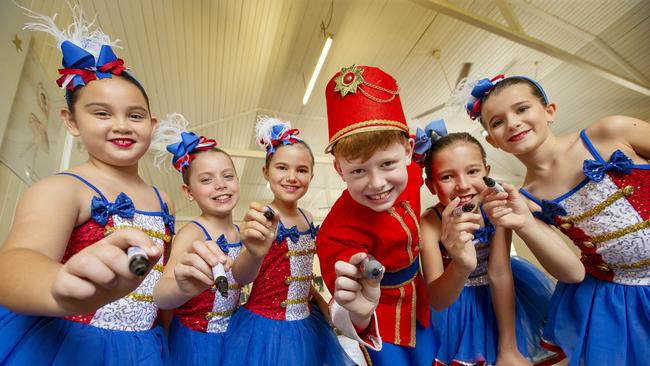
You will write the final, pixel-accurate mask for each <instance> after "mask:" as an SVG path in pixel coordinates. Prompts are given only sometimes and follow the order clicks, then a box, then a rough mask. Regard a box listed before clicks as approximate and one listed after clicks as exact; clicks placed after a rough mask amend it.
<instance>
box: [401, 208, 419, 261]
mask: <svg viewBox="0 0 650 366" xmlns="http://www.w3.org/2000/svg"><path fill="white" fill-rule="evenodd" d="M402 206H404V208H405V209H406V212H408V214H409V216H411V219H413V222H414V223H415V228H416V229H417V231H418V249H420V248H422V231H421V230H420V220H419V219H418V217H417V216H415V212H414V211H413V208H412V207H411V203H410V202H409V201H403V202H402Z"/></svg>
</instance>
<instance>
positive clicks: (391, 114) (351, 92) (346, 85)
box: [325, 65, 409, 153]
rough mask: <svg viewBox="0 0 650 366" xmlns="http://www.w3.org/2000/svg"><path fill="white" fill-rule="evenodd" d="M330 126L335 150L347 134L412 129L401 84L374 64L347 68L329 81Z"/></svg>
mask: <svg viewBox="0 0 650 366" xmlns="http://www.w3.org/2000/svg"><path fill="white" fill-rule="evenodd" d="M325 99H326V100H327V126H328V130H329V144H328V145H327V147H326V148H325V153H330V152H332V148H333V147H334V145H335V144H336V142H337V141H339V140H340V139H342V138H343V137H345V136H350V135H353V134H357V133H362V132H368V131H384V130H392V131H402V132H404V133H405V134H407V135H408V133H409V128H408V125H407V124H406V117H404V111H403V110H402V102H401V101H400V98H399V86H398V85H397V81H396V80H395V79H393V77H392V76H390V75H388V74H387V73H385V72H384V71H382V70H381V69H379V68H376V67H372V66H355V65H352V66H350V67H344V68H343V69H341V72H338V73H337V74H336V75H334V77H333V78H332V79H331V80H330V81H329V83H327V88H326V89H325Z"/></svg>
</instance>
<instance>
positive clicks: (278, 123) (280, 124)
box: [255, 116, 302, 155]
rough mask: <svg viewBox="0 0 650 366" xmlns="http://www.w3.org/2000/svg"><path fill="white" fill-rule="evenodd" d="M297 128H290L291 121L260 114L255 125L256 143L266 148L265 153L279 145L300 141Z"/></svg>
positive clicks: (270, 152)
mask: <svg viewBox="0 0 650 366" xmlns="http://www.w3.org/2000/svg"><path fill="white" fill-rule="evenodd" d="M299 133H300V131H299V130H298V129H297V128H291V123H289V122H286V121H282V120H280V119H277V118H272V117H267V116H260V117H259V118H258V120H257V124H256V125H255V134H256V135H257V141H258V145H259V146H260V147H261V148H263V149H264V150H266V154H267V155H271V154H273V153H274V152H275V150H276V148H277V147H278V146H280V145H293V144H295V143H296V142H299V141H302V139H301V138H300V137H298V136H296V135H298V134H299Z"/></svg>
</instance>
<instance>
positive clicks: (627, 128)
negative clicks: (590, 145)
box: [586, 115, 648, 140]
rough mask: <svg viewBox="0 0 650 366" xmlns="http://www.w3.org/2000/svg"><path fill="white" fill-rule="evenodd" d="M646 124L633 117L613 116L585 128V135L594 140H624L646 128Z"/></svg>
mask: <svg viewBox="0 0 650 366" xmlns="http://www.w3.org/2000/svg"><path fill="white" fill-rule="evenodd" d="M647 126H648V123H647V122H645V121H643V120H640V119H637V118H633V117H628V116H622V115H613V116H607V117H603V118H601V119H599V120H598V121H596V122H594V123H593V124H591V125H590V126H589V127H587V128H586V132H587V135H589V137H590V138H592V139H596V140H607V139H612V138H624V137H625V136H627V135H628V134H629V133H633V132H634V131H635V130H637V129H640V128H643V127H647Z"/></svg>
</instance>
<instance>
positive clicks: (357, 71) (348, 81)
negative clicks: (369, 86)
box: [334, 65, 364, 97]
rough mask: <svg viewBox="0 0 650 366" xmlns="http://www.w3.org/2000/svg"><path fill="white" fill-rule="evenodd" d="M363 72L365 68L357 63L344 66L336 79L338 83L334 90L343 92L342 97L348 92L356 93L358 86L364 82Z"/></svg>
mask: <svg viewBox="0 0 650 366" xmlns="http://www.w3.org/2000/svg"><path fill="white" fill-rule="evenodd" d="M362 74H363V68H362V67H357V66H356V65H352V66H350V67H344V68H342V69H341V73H340V74H339V76H337V77H336V80H334V82H335V83H336V86H335V87H334V91H335V92H337V91H338V92H341V96H342V97H345V96H346V95H347V94H348V93H356V92H357V88H359V86H360V85H361V84H363V83H364V80H363V76H362Z"/></svg>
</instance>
